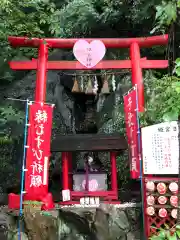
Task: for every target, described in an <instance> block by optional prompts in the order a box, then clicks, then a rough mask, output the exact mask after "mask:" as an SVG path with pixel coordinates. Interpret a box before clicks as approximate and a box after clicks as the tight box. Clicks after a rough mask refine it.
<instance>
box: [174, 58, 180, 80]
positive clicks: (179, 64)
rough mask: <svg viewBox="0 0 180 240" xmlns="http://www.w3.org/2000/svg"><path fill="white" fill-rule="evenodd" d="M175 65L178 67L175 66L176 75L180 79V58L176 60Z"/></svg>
mask: <svg viewBox="0 0 180 240" xmlns="http://www.w3.org/2000/svg"><path fill="white" fill-rule="evenodd" d="M175 64H176V66H175V69H174V72H175V73H176V75H177V76H178V77H180V58H177V59H176V62H175Z"/></svg>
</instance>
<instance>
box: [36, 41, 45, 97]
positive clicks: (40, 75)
mask: <svg viewBox="0 0 180 240" xmlns="http://www.w3.org/2000/svg"><path fill="white" fill-rule="evenodd" d="M47 59H48V47H47V44H44V43H43V41H42V42H41V44H40V46H39V55H38V61H36V65H37V66H38V67H37V79H36V89H35V101H36V102H45V101H46V73H47Z"/></svg>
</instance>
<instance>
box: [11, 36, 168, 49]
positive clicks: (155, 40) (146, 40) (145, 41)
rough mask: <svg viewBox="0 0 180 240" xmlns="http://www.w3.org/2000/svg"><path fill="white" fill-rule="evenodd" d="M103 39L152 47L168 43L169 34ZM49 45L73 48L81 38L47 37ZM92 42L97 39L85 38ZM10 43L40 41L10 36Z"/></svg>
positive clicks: (108, 43) (112, 45)
mask: <svg viewBox="0 0 180 240" xmlns="http://www.w3.org/2000/svg"><path fill="white" fill-rule="evenodd" d="M98 39H99V40H101V41H102V42H103V43H104V44H105V46H106V48H128V47H130V45H131V44H132V43H133V42H136V43H138V45H139V46H140V47H152V46H155V45H156V46H157V45H167V44H168V35H167V34H166V35H160V36H152V37H141V38H104V39H101V38H98ZM44 40H45V41H46V42H47V43H48V45H49V47H52V48H72V47H73V45H74V44H75V42H76V41H78V40H79V39H74V38H71V39H63V38H45V39H44ZM84 40H86V41H88V42H91V41H93V40H95V39H92V38H90V39H84ZM8 41H9V43H10V44H11V45H12V46H13V47H38V46H39V43H40V39H39V38H27V37H14V36H9V37H8Z"/></svg>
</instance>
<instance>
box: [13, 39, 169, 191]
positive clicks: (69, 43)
mask: <svg viewBox="0 0 180 240" xmlns="http://www.w3.org/2000/svg"><path fill="white" fill-rule="evenodd" d="M8 40H9V42H10V44H11V45H12V46H13V47H35V48H38V49H39V54H38V59H37V60H36V59H32V60H31V61H11V62H10V68H11V69H13V70H37V78H36V89H35V101H36V102H42V103H43V102H45V100H46V73H47V71H48V70H57V69H58V70H67V69H74V70H83V69H84V70H87V68H86V67H84V66H83V65H81V64H80V63H79V62H78V61H48V48H73V45H74V44H75V43H76V41H77V40H79V39H59V38H54V39H50V38H45V39H38V38H27V37H9V38H8ZM84 40H86V41H88V42H91V41H92V40H95V39H84ZM99 40H101V41H102V42H103V43H104V45H105V46H106V48H130V58H131V60H105V61H101V62H99V63H98V64H97V65H96V66H95V67H93V68H91V69H92V70H94V69H122V68H123V69H124V68H126V69H131V71H132V84H133V85H135V84H137V87H138V103H139V111H141V112H143V111H144V85H143V76H142V69H147V68H151V69H156V68H161V69H163V68H167V67H168V61H167V60H147V59H146V58H141V57H140V48H142V47H152V46H155V45H166V44H167V43H168V35H162V36H153V37H143V38H130V39H99ZM67 154H68V153H67ZM67 154H66V153H64V156H65V157H64V158H63V159H64V161H63V166H62V168H63V189H65V190H66V189H68V161H67V156H68V155H67ZM113 166H114V167H112V175H113V173H114V172H115V173H116V164H114V165H113ZM47 171H48V170H47ZM113 184H115V185H116V184H117V179H114V178H113Z"/></svg>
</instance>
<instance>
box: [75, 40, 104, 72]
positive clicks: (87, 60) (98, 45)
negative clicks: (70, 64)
mask: <svg viewBox="0 0 180 240" xmlns="http://www.w3.org/2000/svg"><path fill="white" fill-rule="evenodd" d="M73 53H74V56H75V58H76V59H77V60H78V61H79V62H80V63H81V64H82V65H84V66H85V67H87V68H92V67H94V66H96V64H97V63H98V62H100V61H101V60H102V59H103V57H104V55H105V53H106V48H105V46H104V43H103V42H101V41H100V40H93V41H92V42H90V43H88V42H87V41H85V40H78V41H77V42H76V43H75V44H74V47H73Z"/></svg>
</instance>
